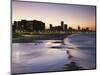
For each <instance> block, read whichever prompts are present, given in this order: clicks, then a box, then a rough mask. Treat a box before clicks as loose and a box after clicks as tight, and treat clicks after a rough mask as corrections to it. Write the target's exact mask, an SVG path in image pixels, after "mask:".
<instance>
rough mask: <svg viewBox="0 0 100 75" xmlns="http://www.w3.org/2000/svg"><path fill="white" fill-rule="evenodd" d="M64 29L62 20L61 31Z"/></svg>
mask: <svg viewBox="0 0 100 75" xmlns="http://www.w3.org/2000/svg"><path fill="white" fill-rule="evenodd" d="M63 30H64V21H61V31H63Z"/></svg>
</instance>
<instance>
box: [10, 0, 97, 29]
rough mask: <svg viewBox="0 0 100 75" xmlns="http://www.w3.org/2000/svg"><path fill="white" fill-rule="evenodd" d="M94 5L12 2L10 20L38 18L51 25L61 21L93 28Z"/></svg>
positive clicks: (72, 25)
mask: <svg viewBox="0 0 100 75" xmlns="http://www.w3.org/2000/svg"><path fill="white" fill-rule="evenodd" d="M95 9H96V8H95V6H82V5H69V4H51V3H36V2H35V3H34V2H33V3H32V2H20V1H19V2H18V1H17V2H16V1H13V2H12V22H13V21H20V20H21V19H26V20H34V19H36V20H40V21H43V22H45V24H46V27H47V28H48V27H49V24H53V26H56V25H60V22H61V21H64V23H65V24H68V26H71V27H73V28H75V29H76V28H77V27H78V25H79V26H80V27H83V28H85V27H89V28H90V29H91V30H95Z"/></svg>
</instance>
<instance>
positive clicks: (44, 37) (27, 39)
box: [12, 33, 72, 43]
mask: <svg viewBox="0 0 100 75" xmlns="http://www.w3.org/2000/svg"><path fill="white" fill-rule="evenodd" d="M71 34H72V33H67V34H44V35H43V34H42V35H41V34H37V35H23V36H22V37H17V38H12V43H34V42H35V40H63V39H64V38H66V37H67V36H69V35H71Z"/></svg>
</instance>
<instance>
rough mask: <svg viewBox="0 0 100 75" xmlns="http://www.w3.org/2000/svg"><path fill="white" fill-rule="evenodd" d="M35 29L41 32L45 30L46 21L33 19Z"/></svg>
mask: <svg viewBox="0 0 100 75" xmlns="http://www.w3.org/2000/svg"><path fill="white" fill-rule="evenodd" d="M33 31H36V32H39V31H40V32H41V31H45V23H43V22H41V21H37V20H33Z"/></svg>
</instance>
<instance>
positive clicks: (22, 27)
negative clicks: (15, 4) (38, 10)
mask: <svg viewBox="0 0 100 75" xmlns="http://www.w3.org/2000/svg"><path fill="white" fill-rule="evenodd" d="M12 29H13V32H16V31H20V32H32V31H36V32H39V31H40V32H42V31H45V23H43V22H42V21H37V20H32V21H27V20H21V21H14V23H13V28H12Z"/></svg>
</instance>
